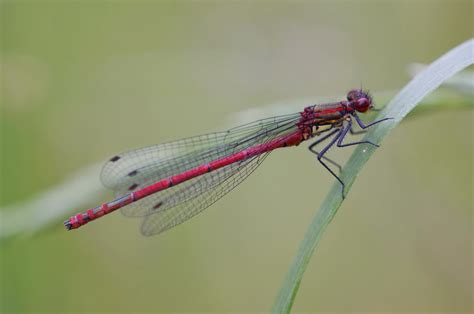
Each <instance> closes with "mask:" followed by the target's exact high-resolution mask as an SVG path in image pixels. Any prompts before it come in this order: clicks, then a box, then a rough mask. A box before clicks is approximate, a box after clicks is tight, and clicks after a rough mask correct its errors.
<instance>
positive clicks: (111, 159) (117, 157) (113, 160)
mask: <svg viewBox="0 0 474 314" xmlns="http://www.w3.org/2000/svg"><path fill="white" fill-rule="evenodd" d="M119 159H120V156H114V157H112V158H110V161H111V162H116V161H117V160H119Z"/></svg>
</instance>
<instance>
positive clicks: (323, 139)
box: [308, 129, 342, 173]
mask: <svg viewBox="0 0 474 314" xmlns="http://www.w3.org/2000/svg"><path fill="white" fill-rule="evenodd" d="M328 131H329V130H328ZM323 132H326V131H323ZM337 132H340V131H339V129H336V130H333V131H332V132H331V133H329V134H326V135H325V136H323V137H322V138H320V139H318V140H317V141H316V142H314V143H312V144H311V145H309V146H308V149H309V151H310V152H312V153H313V154H316V155H319V152H318V151H316V150H315V149H314V147H315V146H316V145H318V144H320V143H321V142H324V141H325V140H327V139H328V138H329V137H331V136H333V135H334V134H335V133H337ZM322 158H323V159H324V160H326V161H327V162H329V163H330V164H332V165H333V166H336V167H337V169H338V170H339V173H341V172H342V167H341V165H339V164H338V163H337V162H335V161H334V160H332V159H329V158H328V157H326V156H323V157H322Z"/></svg>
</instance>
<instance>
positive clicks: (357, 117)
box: [353, 114, 393, 129]
mask: <svg viewBox="0 0 474 314" xmlns="http://www.w3.org/2000/svg"><path fill="white" fill-rule="evenodd" d="M353 116H354V118H355V119H356V121H357V124H359V126H360V127H361V128H362V129H366V128H368V127H370V126H372V125H374V124H377V123H380V122H383V121H386V120H391V119H393V118H385V119H380V120H378V121H374V122H372V123H369V124H367V125H365V124H364V122H362V120H361V119H360V118H359V116H358V115H356V114H354V115H353Z"/></svg>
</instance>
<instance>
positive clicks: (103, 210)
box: [64, 89, 387, 235]
mask: <svg viewBox="0 0 474 314" xmlns="http://www.w3.org/2000/svg"><path fill="white" fill-rule="evenodd" d="M372 108H373V105H372V97H371V96H370V94H369V93H368V92H366V91H363V90H361V89H355V90H351V91H350V92H349V93H348V94H347V100H343V101H339V102H334V103H326V104H316V105H312V106H309V107H306V108H304V110H303V111H302V112H299V113H295V114H289V115H284V116H279V117H273V118H268V119H263V120H259V121H256V122H252V123H249V124H246V125H243V126H240V127H236V128H233V129H230V130H228V131H226V132H220V133H210V134H205V135H201V136H195V137H191V138H186V139H182V140H178V141H175V142H169V143H164V144H160V145H155V146H150V147H146V148H140V149H136V150H132V151H129V152H126V153H123V154H120V155H117V156H114V157H112V158H111V159H110V160H109V161H108V162H107V163H106V164H105V166H104V168H103V170H102V173H101V180H102V182H103V184H104V185H105V186H106V187H108V188H111V189H113V190H115V191H116V192H117V194H118V196H119V197H118V198H117V199H115V200H113V201H111V202H108V203H104V204H102V205H100V206H97V207H95V208H91V209H89V210H87V211H86V212H84V213H79V214H77V215H75V216H72V217H71V218H69V219H68V220H66V221H65V222H64V225H65V226H66V228H67V229H68V230H70V229H76V228H79V227H80V226H82V225H85V224H86V223H88V222H90V221H92V220H95V219H97V218H99V217H101V216H104V215H106V214H109V213H111V212H113V211H115V210H117V209H119V208H120V209H121V211H122V212H123V213H124V214H125V215H127V216H144V217H145V219H144V222H143V224H142V228H141V231H142V233H143V234H145V235H152V234H158V233H161V232H163V231H166V230H168V229H170V228H172V227H174V226H176V225H178V224H180V223H182V222H184V221H186V220H188V219H190V218H191V217H193V216H195V215H196V214H198V213H200V212H201V211H203V210H204V209H205V208H207V207H208V206H210V205H211V204H213V203H214V202H216V201H217V200H218V199H220V198H221V197H222V196H224V195H225V194H226V193H228V192H229V191H231V190H232V189H233V188H235V187H236V186H237V185H238V184H239V183H240V182H242V181H243V180H244V179H245V178H247V177H248V175H250V173H252V172H253V171H254V170H255V169H256V168H257V167H258V166H259V165H260V164H261V163H262V161H263V160H264V159H265V157H267V156H268V154H269V153H270V152H271V151H273V150H274V149H277V148H281V147H288V146H296V145H299V144H300V143H301V142H303V141H306V140H309V139H312V138H314V137H316V136H320V135H322V137H320V138H318V140H317V141H315V142H314V143H312V144H311V145H310V146H309V150H310V151H311V152H312V153H314V154H316V156H317V159H318V161H319V162H320V163H321V164H322V165H323V166H324V167H325V168H326V169H327V170H328V171H329V172H330V173H331V175H333V176H334V177H335V178H336V179H337V180H338V181H339V182H340V184H341V186H342V194H343V197H344V182H343V181H342V180H341V179H340V178H339V177H338V175H337V174H336V173H335V172H334V170H332V169H331V168H330V167H329V166H328V163H329V164H332V165H333V166H335V167H338V168H339V169H340V166H339V165H338V164H337V163H336V162H334V161H332V160H331V159H329V158H327V157H326V156H325V154H326V153H327V151H328V150H329V149H330V148H331V147H333V146H334V145H336V146H338V147H346V146H351V145H357V144H370V145H374V146H378V145H377V144H375V143H372V142H370V141H358V142H352V143H343V140H344V138H345V137H346V135H347V134H348V133H349V132H350V133H354V131H353V120H355V121H356V122H357V124H358V125H359V126H360V127H361V128H362V129H366V128H368V127H370V126H372V125H374V124H376V123H379V122H382V121H385V120H387V118H385V119H381V120H378V121H374V122H372V123H370V124H367V125H366V124H364V122H363V121H362V120H361V119H360V118H359V117H358V115H357V113H358V112H361V113H364V112H367V111H368V110H370V109H372ZM327 140H329V141H328V143H327V144H326V145H325V146H324V147H323V148H322V149H321V150H320V151H317V150H316V149H315V148H316V146H317V145H318V144H320V143H322V142H325V141H327Z"/></svg>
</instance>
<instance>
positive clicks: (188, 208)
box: [139, 153, 269, 236]
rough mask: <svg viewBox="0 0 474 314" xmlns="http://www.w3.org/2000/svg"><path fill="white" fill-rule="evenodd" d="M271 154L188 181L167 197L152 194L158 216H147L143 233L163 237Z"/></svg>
mask: <svg viewBox="0 0 474 314" xmlns="http://www.w3.org/2000/svg"><path fill="white" fill-rule="evenodd" d="M268 154H269V153H264V154H261V155H258V156H255V157H253V158H250V159H247V160H244V161H242V162H239V163H234V164H231V165H228V166H226V167H223V168H221V169H218V170H216V171H213V172H210V173H206V174H204V175H202V176H200V177H197V178H194V179H192V180H190V181H187V182H186V186H177V187H179V189H178V190H175V191H173V192H172V194H169V195H168V196H167V197H165V198H160V197H161V195H159V194H161V193H157V194H158V195H152V196H151V198H152V200H151V201H152V202H156V204H155V206H156V205H158V206H156V208H155V209H154V211H155V212H154V213H152V214H151V215H148V216H146V217H145V219H144V221H143V224H142V227H141V232H142V233H143V234H144V235H148V236H149V235H155V234H159V233H162V232H164V231H166V230H168V229H170V228H172V227H174V226H176V225H178V224H181V223H183V222H185V221H186V220H188V219H190V218H192V217H193V216H195V215H197V214H199V213H200V212H202V211H203V210H204V209H206V208H207V207H209V206H210V205H212V204H213V203H214V202H216V201H217V200H219V199H220V198H221V197H223V196H224V195H225V194H227V193H229V192H230V191H231V190H233V189H234V188H235V187H236V186H237V185H238V184H239V183H241V182H242V181H243V180H244V179H245V178H247V177H248V176H249V175H250V174H251V173H252V172H253V171H254V170H255V169H256V168H257V167H258V166H259V165H260V164H261V163H262V161H263V160H264V159H265V158H266V157H267V156H268ZM143 201H144V203H145V204H144V205H145V206H146V207H148V206H147V205H149V204H150V200H149V199H148V198H145V199H144V200H143ZM139 202H140V201H139Z"/></svg>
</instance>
